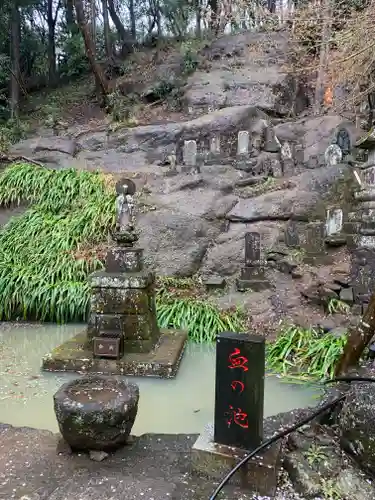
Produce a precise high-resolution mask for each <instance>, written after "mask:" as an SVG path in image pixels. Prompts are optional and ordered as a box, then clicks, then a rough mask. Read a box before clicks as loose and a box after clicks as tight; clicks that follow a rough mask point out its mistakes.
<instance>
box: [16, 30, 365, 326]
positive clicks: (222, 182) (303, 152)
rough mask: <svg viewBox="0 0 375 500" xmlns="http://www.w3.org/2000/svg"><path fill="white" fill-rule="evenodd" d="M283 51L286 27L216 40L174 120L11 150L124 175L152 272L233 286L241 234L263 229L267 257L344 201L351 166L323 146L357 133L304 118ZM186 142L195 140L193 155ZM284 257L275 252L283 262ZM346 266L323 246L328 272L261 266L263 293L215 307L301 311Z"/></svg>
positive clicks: (56, 164) (301, 92)
mask: <svg viewBox="0 0 375 500" xmlns="http://www.w3.org/2000/svg"><path fill="white" fill-rule="evenodd" d="M287 47H288V37H287V35H286V34H285V33H283V32H278V33H258V34H254V33H244V34H240V35H236V36H223V37H222V38H220V39H218V40H215V41H214V42H213V43H210V44H207V45H206V47H205V48H204V49H203V51H202V53H201V55H202V57H203V59H204V64H200V66H199V67H198V69H197V70H196V71H195V72H194V73H193V74H192V75H191V76H189V78H188V79H187V82H186V86H185V87H184V88H183V98H182V102H183V104H184V106H185V110H184V111H185V114H184V115H183V116H181V117H180V119H179V120H178V121H174V122H171V121H165V122H164V123H160V121H159V122H156V123H150V124H148V125H142V126H137V127H133V128H121V127H118V128H117V129H116V130H111V129H110V128H109V127H108V126H106V125H105V123H103V124H99V125H97V126H95V128H92V127H91V128H90V127H86V128H84V129H82V127H81V128H79V129H78V127H76V126H73V127H70V128H69V129H68V130H67V131H66V132H65V133H64V134H63V135H60V136H58V137H57V136H54V135H53V134H52V133H51V132H49V131H45V130H44V131H41V132H40V135H39V136H38V137H33V138H30V139H28V140H25V141H22V142H20V143H18V144H16V145H15V146H14V147H13V149H12V153H13V154H16V155H25V156H28V157H29V158H32V159H35V160H38V161H39V162H42V163H43V164H45V165H46V166H47V167H50V168H57V169H60V168H67V167H76V168H86V169H102V170H103V171H105V172H111V173H113V174H116V175H117V174H122V175H126V176H132V178H134V180H135V182H136V183H137V187H138V193H139V198H138V204H139V214H138V225H139V227H140V230H141V240H140V242H141V245H142V246H143V247H144V248H145V253H146V255H147V258H148V260H149V263H150V265H151V266H152V267H153V268H154V269H155V270H157V272H158V273H160V274H166V275H175V276H191V275H193V274H195V273H200V274H201V275H202V276H205V277H207V276H212V275H220V276H223V277H227V278H229V283H230V282H231V279H232V278H233V277H235V276H236V274H237V273H238V272H239V270H240V267H241V265H242V263H243V260H244V235H245V233H246V232H249V231H256V232H259V233H260V235H261V247H262V251H263V253H264V255H266V254H267V252H269V251H271V250H274V249H275V247H277V246H278V245H279V246H280V244H281V245H282V244H283V241H284V229H285V223H286V221H287V220H288V219H290V218H294V219H297V220H298V221H300V224H301V231H302V232H303V231H304V229H303V224H304V223H306V222H307V221H309V220H316V219H317V218H321V217H323V218H324V217H325V209H326V208H330V207H331V206H332V205H333V204H334V203H337V200H339V202H340V203H341V202H343V200H341V199H340V196H338V198H337V194H338V193H337V192H338V191H340V190H341V187H340V182H341V181H344V180H345V179H346V178H347V176H348V166H347V165H346V164H341V163H337V162H334V161H333V162H329V161H328V164H327V158H326V157H325V151H326V149H327V147H328V146H329V145H330V144H331V143H332V142H334V141H335V140H337V134H338V132H340V131H342V130H343V129H345V131H346V133H347V138H348V141H349V142H350V143H351V144H353V143H354V141H355V140H356V138H357V137H358V133H359V132H358V131H357V130H356V129H355V127H354V125H353V124H351V123H348V122H347V121H346V120H345V119H344V118H343V117H341V116H339V115H334V114H332V115H330V114H328V115H325V116H321V117H310V116H309V114H308V106H309V99H308V95H307V92H306V89H305V88H304V87H303V85H302V84H301V83H300V82H298V81H296V79H295V78H292V77H291V76H290V75H288V73H287V71H286V69H285V65H286V54H287ZM167 64H168V62H167V61H166V62H165V65H166V66H165V68H164V69H165V71H167V69H168V71H169V70H170V67H168V68H167ZM158 72H159V73H163V65H162V64H161V65H160V67H159V68H158ZM239 132H240V133H241V134H240V135H241V139H240V138H239V136H238V133H239ZM186 141H196V143H195V146H194V148H196V154H195V158H194V159H193V160H191V159H189V158H188V156H187V155H188V152H187V151H186V148H185V145H186ZM194 148H193V149H194ZM193 152H194V151H193ZM175 163H176V166H175V165H174V164H175ZM189 163H191V168H189ZM339 195H340V193H339ZM283 252H284V254H283ZM337 252H339V253H337ZM287 254H288V251H287V250H285V248H284V250H282V251H281V254H280V255H282V256H283V258H285V257H288V255H287ZM289 257H290V256H289ZM345 261H346V253H345V249H342V248H341V249H339V250H332V251H331V261H330V264H329V265H322V266H320V267H319V268H312V267H309V268H307V267H306V266H305V267H304V271H303V272H302V273H300V275H299V277H298V278H297V279H296V276H294V277H293V276H292V275H291V274H290V273H289V271H287V272H286V273H285V272H284V273H283V272H280V269H279V268H277V266H276V267H275V266H269V267H268V268H267V271H266V272H267V276H268V279H269V281H270V283H271V284H272V286H271V288H270V289H268V290H266V291H263V292H258V293H251V294H246V295H241V296H240V295H238V294H237V293H235V292H233V293H230V294H229V295H226V296H222V297H220V298H218V300H219V301H221V303H225V304H226V305H228V304H233V303H241V304H242V305H243V304H245V305H248V306H249V307H250V308H251V312H252V315H253V316H254V318H255V319H256V318H258V319H259V321H263V320H264V318H267V322H268V323H274V322H277V321H278V319H279V318H280V316H284V315H288V316H290V315H291V314H292V315H293V314H296V315H298V314H300V308H301V302H300V301H301V297H302V295H301V292H303V291H304V290H306V287H309V286H310V285H311V283H312V282H316V280H318V282H319V279H320V280H323V281H325V280H327V279H329V278H328V277H327V276H329V274H332V272H333V273H334V272H336V271H335V269H334V268H332V264H334V263H335V262H336V264H335V265H336V267H337V265H339V266H341V270H339V271H340V272H345V269H344V271H343V269H342V267H343V266H345ZM338 263H339V264H338ZM314 280H315V281H314ZM318 284H319V283H318ZM305 296H306V294H305ZM306 311H307V309H306ZM312 312H313V311H311V310H309V311H308V312H306V317H309V316H310V315H311V313H312ZM315 312H316V311H315ZM315 312H314V314H315Z"/></svg>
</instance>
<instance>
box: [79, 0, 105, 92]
mask: <svg viewBox="0 0 375 500" xmlns="http://www.w3.org/2000/svg"><path fill="white" fill-rule="evenodd" d="M74 5H75V8H76V16H77V22H78V26H79V29H80V31H81V34H82V37H83V41H84V43H85V48H86V55H87V58H88V60H89V62H90V66H91V70H92V72H93V74H94V78H95V83H96V87H97V90H98V91H99V92H100V94H101V95H102V97H103V100H105V96H106V94H107V93H108V80H107V79H106V77H105V74H104V71H103V69H102V68H101V66H100V64H98V63H97V62H96V59H95V47H94V44H93V41H92V38H91V36H90V32H89V29H88V26H87V23H86V20H85V13H84V9H83V3H82V0H74Z"/></svg>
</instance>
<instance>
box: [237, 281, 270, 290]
mask: <svg viewBox="0 0 375 500" xmlns="http://www.w3.org/2000/svg"><path fill="white" fill-rule="evenodd" d="M236 288H237V291H238V292H246V291H247V290H251V291H252V292H262V291H263V290H268V289H269V288H273V287H272V285H271V283H270V282H269V281H266V280H244V279H241V278H238V279H237V280H236Z"/></svg>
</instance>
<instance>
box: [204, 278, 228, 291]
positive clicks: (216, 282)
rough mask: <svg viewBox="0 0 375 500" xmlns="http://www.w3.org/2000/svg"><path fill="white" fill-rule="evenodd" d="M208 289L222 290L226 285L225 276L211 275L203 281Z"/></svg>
mask: <svg viewBox="0 0 375 500" xmlns="http://www.w3.org/2000/svg"><path fill="white" fill-rule="evenodd" d="M203 284H204V286H205V287H206V289H207V290H222V289H224V288H225V286H226V281H225V278H222V277H220V276H211V277H210V278H207V279H206V280H204V281H203Z"/></svg>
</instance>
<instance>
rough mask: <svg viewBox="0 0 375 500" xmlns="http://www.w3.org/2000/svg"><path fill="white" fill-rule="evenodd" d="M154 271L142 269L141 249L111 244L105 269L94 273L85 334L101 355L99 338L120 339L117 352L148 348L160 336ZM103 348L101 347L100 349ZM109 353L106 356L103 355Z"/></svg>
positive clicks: (91, 279)
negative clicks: (112, 245)
mask: <svg viewBox="0 0 375 500" xmlns="http://www.w3.org/2000/svg"><path fill="white" fill-rule="evenodd" d="M116 269H117V270H116ZM154 279H155V278H154V274H153V273H150V272H148V271H145V270H143V263H142V250H141V249H134V248H121V247H118V248H113V249H111V250H110V252H109V253H108V257H107V265H106V270H105V271H99V272H96V273H93V274H92V275H91V276H90V278H89V283H90V285H91V290H92V295H91V313H90V318H89V322H88V327H87V337H88V341H89V345H90V347H92V348H93V350H94V355H97V356H101V354H102V353H101V352H100V349H99V348H98V349H96V346H97V344H98V346H100V345H102V346H103V343H101V342H100V341H101V339H102V338H105V339H109V338H112V339H119V341H118V342H119V349H120V351H119V354H118V356H117V357H118V358H121V357H122V355H123V354H124V352H148V351H150V350H151V349H152V348H153V346H154V345H155V344H156V342H157V341H158V339H159V335H160V333H159V329H158V325H157V322H156V308H155V299H154ZM104 349H105V347H104V348H102V351H103V350H104ZM106 357H109V356H106Z"/></svg>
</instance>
